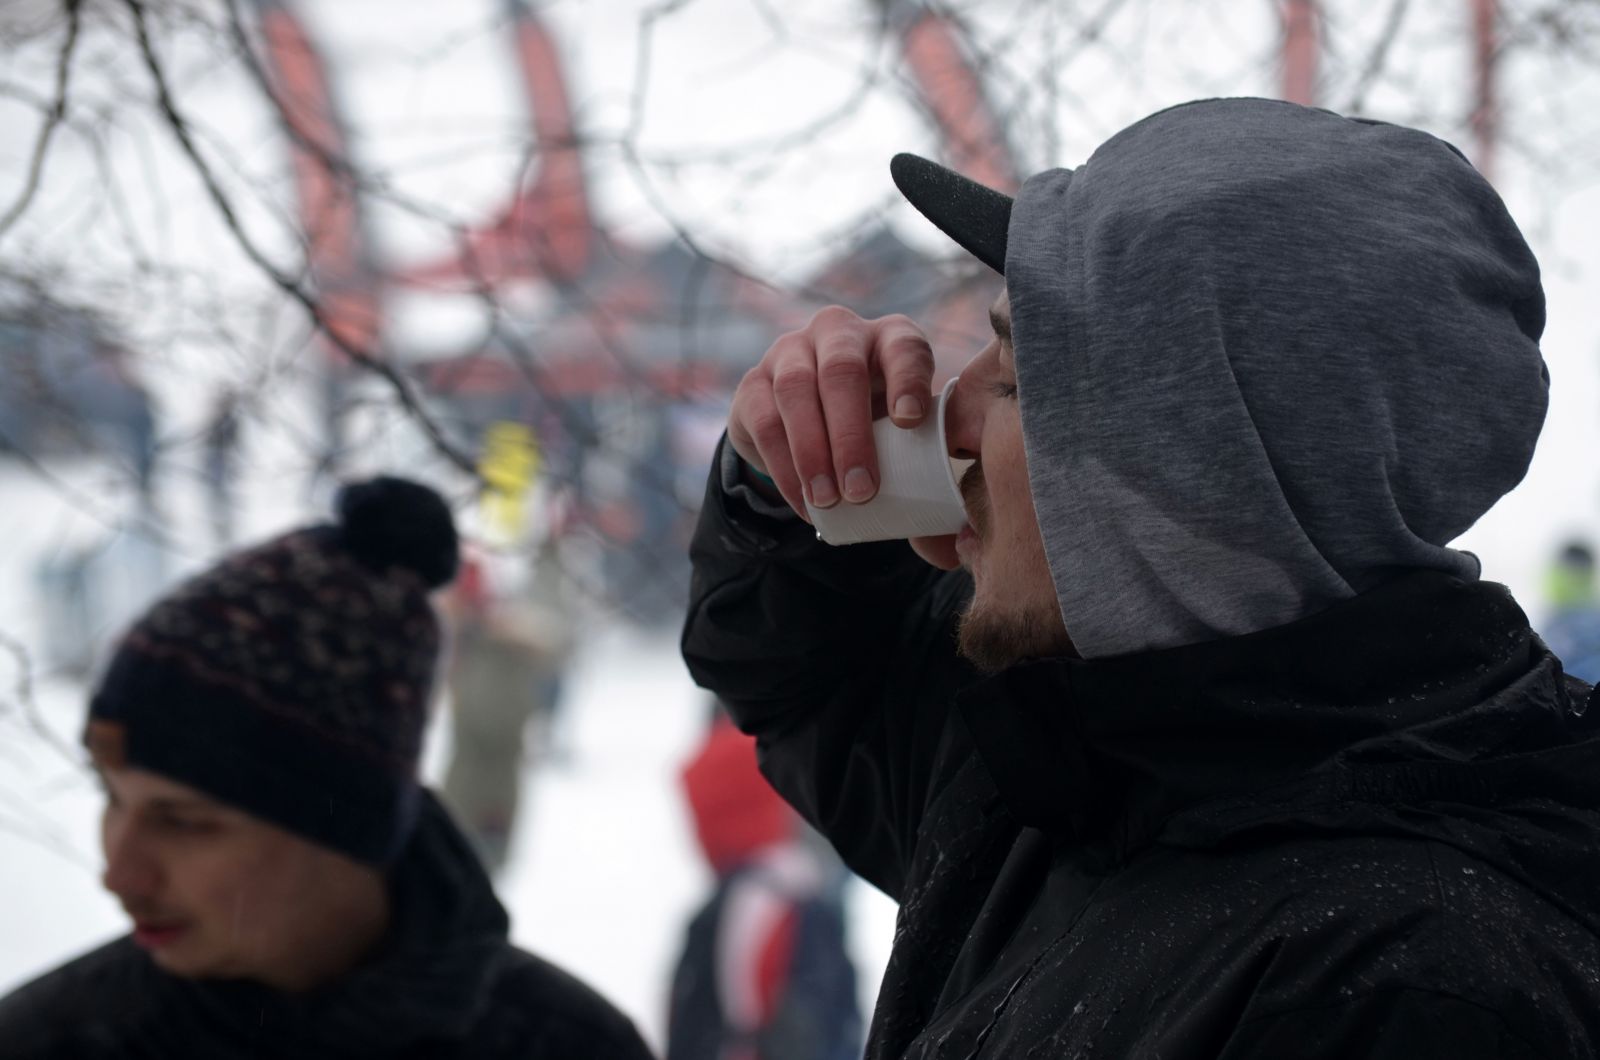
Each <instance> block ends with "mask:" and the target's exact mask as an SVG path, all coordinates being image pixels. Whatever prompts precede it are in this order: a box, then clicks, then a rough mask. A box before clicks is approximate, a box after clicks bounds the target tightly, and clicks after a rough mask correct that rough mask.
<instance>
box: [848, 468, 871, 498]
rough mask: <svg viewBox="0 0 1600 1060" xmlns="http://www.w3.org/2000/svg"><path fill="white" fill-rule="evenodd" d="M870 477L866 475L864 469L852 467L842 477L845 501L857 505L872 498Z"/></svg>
mask: <svg viewBox="0 0 1600 1060" xmlns="http://www.w3.org/2000/svg"><path fill="white" fill-rule="evenodd" d="M873 488H874V487H873V485H872V476H871V475H869V474H867V469H866V468H864V467H853V468H851V469H850V470H849V471H846V472H845V475H844V496H845V500H848V501H853V502H855V503H857V504H859V503H861V502H862V501H864V500H866V499H867V498H868V497H871V496H872V491H873Z"/></svg>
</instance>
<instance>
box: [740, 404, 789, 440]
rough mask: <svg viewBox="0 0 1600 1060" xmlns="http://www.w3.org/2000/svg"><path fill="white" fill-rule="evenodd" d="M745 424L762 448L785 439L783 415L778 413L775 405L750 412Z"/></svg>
mask: <svg viewBox="0 0 1600 1060" xmlns="http://www.w3.org/2000/svg"><path fill="white" fill-rule="evenodd" d="M745 426H746V427H747V428H749V430H750V436H751V437H752V438H754V439H755V440H756V444H757V445H758V446H761V447H762V448H766V447H767V446H771V445H781V444H783V440H784V437H785V435H784V431H783V417H782V416H780V415H779V414H778V410H777V408H776V407H774V406H769V407H767V408H763V409H758V410H755V411H753V412H751V413H750V415H749V416H748V417H747V418H746V420H745Z"/></svg>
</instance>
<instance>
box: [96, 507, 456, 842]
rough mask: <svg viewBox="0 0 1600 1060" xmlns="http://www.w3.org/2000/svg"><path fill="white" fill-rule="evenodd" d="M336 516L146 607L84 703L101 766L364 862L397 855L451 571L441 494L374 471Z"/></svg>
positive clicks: (412, 802)
mask: <svg viewBox="0 0 1600 1060" xmlns="http://www.w3.org/2000/svg"><path fill="white" fill-rule="evenodd" d="M335 508H336V510H337V512H338V516H339V521H338V522H337V523H335V524H322V525H316V526H310V527H306V528H303V529H300V530H295V531H292V532H290V533H287V534H284V535H282V536H281V537H277V538H274V539H272V540H270V541H267V542H266V543H264V544H261V545H258V546H256V547H254V548H250V549H246V550H243V551H241V552H237V553H234V554H232V555H230V556H228V557H227V558H225V559H224V560H222V561H221V562H220V563H218V564H217V565H216V566H214V567H212V568H211V569H209V570H207V571H205V572H203V573H202V574H200V575H198V576H197V577H195V578H193V579H191V580H189V581H188V582H186V583H185V584H183V585H182V586H180V587H179V588H177V589H176V590H174V591H173V592H172V593H171V594H169V595H168V596H166V597H164V598H163V599H161V600H159V601H157V602H156V603H155V604H154V605H153V606H152V607H151V608H150V609H149V610H148V611H146V612H145V614H144V615H143V616H142V617H140V618H139V619H138V621H136V622H135V623H134V624H133V626H132V628H131V629H129V630H128V631H127V632H126V633H125V634H124V635H123V637H122V639H121V641H120V642H119V643H118V645H117V649H116V652H115V653H114V655H113V656H112V659H111V663H110V665H109V666H108V667H107V669H106V672H105V675H104V677H103V678H102V679H101V681H100V684H99V687H98V688H97V690H96V691H95V694H94V696H93V698H92V700H91V702H90V707H89V722H88V727H87V730H86V732H85V737H84V739H85V743H86V744H87V745H88V747H89V749H90V751H91V752H92V753H93V754H94V756H95V758H96V760H97V762H99V763H101V764H103V765H128V766H134V767H137V768H140V769H147V770H150V771H151V772H155V773H160V774H162V775H163V776H166V777H170V778H172V779H173V780H177V781H179V782H180V783H184V784H188V785H190V786H192V787H195V788H197V789H199V790H201V791H204V792H206V793H207V794H208V795H211V796H212V797H214V798H216V799H218V800H220V801H222V802H225V803H228V804H229V805H232V806H236V807H238V808H239V809H241V810H244V811H245V812H247V813H250V814H252V815H254V816H257V817H260V818H262V819H264V820H268V821H271V822H273V823H274V824H277V825H279V826H280V827H282V828H285V829H287V830H289V831H291V832H294V833H296V834H297V835H300V836H301V837H303V838H305V839H308V840H310V841H312V842H315V843H319V844H321V845H323V846H326V847H329V848H332V849H334V850H338V851H340V852H342V853H344V854H347V855H349V856H350V857H352V858H354V859H356V860H358V861H362V862H366V863H368V864H373V865H379V866H382V865H385V864H387V863H388V862H390V861H391V860H392V859H393V858H394V857H395V856H396V855H397V854H398V853H399V851H400V849H401V848H402V847H403V846H404V845H405V842H406V839H407V838H408V837H409V835H410V832H411V828H412V826H413V825H414V823H415V821H416V817H417V810H418V805H419V800H420V795H421V789H420V785H419V783H418V780H417V762H418V759H419V757H420V755H421V750H422V734H423V729H424V728H425V726H426V724H427V717H428V704H429V700H430V698H431V696H432V692H433V686H434V677H435V669H436V665H437V661H438V655H439V647H440V633H439V622H438V618H437V616H436V615H435V614H434V611H433V607H432V605H431V604H430V603H429V601H428V592H429V591H430V590H433V589H437V588H440V587H442V586H444V585H445V584H447V583H449V581H450V580H451V579H452V578H453V577H454V576H455V572H456V564H457V562H458V558H459V555H460V543H459V540H458V538H457V535H456V529H455V523H454V521H453V520H452V518H451V515H450V509H449V507H448V506H447V505H446V504H445V502H444V500H443V499H442V498H441V497H440V496H439V495H438V494H437V493H435V492H434V491H433V490H431V489H429V488H428V487H426V486H423V485H420V484H418V483H415V482H410V481H407V480H405V479H399V478H390V477H381V478H375V479H371V480H368V481H365V482H359V483H354V484H351V485H349V486H346V487H345V488H344V489H342V490H341V491H340V493H339V496H338V498H337V500H336V502H335Z"/></svg>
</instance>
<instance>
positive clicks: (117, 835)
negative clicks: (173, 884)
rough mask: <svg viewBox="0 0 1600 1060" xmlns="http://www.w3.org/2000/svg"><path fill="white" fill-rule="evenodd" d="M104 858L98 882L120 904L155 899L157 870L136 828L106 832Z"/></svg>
mask: <svg viewBox="0 0 1600 1060" xmlns="http://www.w3.org/2000/svg"><path fill="white" fill-rule="evenodd" d="M105 854H106V870H105V872H104V873H103V874H102V875H101V877H100V882H101V884H102V885H103V886H104V887H105V889H106V890H108V891H110V892H111V893H112V894H114V895H116V896H117V897H118V898H121V899H123V900H124V901H137V900H139V899H145V898H151V897H154V896H155V892H156V889H157V888H158V887H159V886H160V883H161V868H160V865H159V863H158V862H157V860H156V859H155V857H154V856H153V854H152V852H151V851H150V850H149V848H148V844H147V843H146V842H145V839H144V837H143V835H142V834H141V833H140V832H139V830H138V829H137V828H132V827H128V826H126V825H121V826H118V827H115V828H107V829H106V833H105Z"/></svg>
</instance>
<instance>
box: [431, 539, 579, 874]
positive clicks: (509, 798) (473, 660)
mask: <svg viewBox="0 0 1600 1060" xmlns="http://www.w3.org/2000/svg"><path fill="white" fill-rule="evenodd" d="M494 558H497V557H490V556H486V555H484V554H482V553H481V552H476V551H473V550H470V549H469V550H468V551H467V552H466V553H464V562H463V564H462V570H461V574H460V576H459V577H458V578H457V580H456V583H455V585H454V586H453V587H452V589H451V591H450V592H449V593H448V594H447V595H446V597H445V600H444V604H445V610H446V613H447V615H448V617H449V619H450V623H451V633H452V637H451V652H450V654H451V662H450V667H449V687H450V700H451V706H452V712H451V716H450V717H451V728H450V732H451V744H450V764H449V766H448V767H447V768H446V770H445V777H444V784H443V787H442V789H441V792H440V793H441V794H442V795H443V797H444V801H445V805H446V806H448V807H449V808H450V811H451V813H453V814H454V815H455V818H456V819H457V820H458V821H460V822H461V823H462V825H463V827H465V829H466V831H467V835H468V836H469V837H470V838H471V839H472V842H473V846H474V847H475V848H476V849H477V850H478V853H479V856H480V857H482V859H483V862H484V864H485V865H486V866H487V867H488V868H489V870H490V871H491V872H499V871H500V869H501V868H503V867H504V865H505V861H506V853H507V850H508V847H509V845H510V841H511V835H512V832H513V829H514V828H515V825H516V821H517V812H518V807H519V805H520V803H521V801H522V795H523V783H522V780H523V771H524V769H525V768H527V767H528V766H529V764H530V759H532V758H535V757H539V758H545V759H559V758H561V757H563V752H562V749H561V748H560V747H559V745H558V744H557V743H556V710H557V707H558V705H559V703H560V701H561V694H562V686H563V683H564V677H565V674H566V670H567V666H568V663H569V660H570V658H571V655H572V649H573V643H574V637H573V626H574V621H575V619H574V615H573V613H572V611H571V609H570V607H569V604H570V603H571V601H570V600H569V599H568V593H567V592H566V589H565V585H566V574H565V572H564V571H563V570H562V569H561V567H560V557H559V556H558V554H557V552H556V548H555V542H554V540H553V539H551V538H546V540H545V542H544V543H543V544H542V545H540V546H539V548H538V549H537V550H536V551H535V554H534V556H533V559H532V570H531V571H528V572H521V571H509V570H507V569H506V566H505V565H504V564H498V565H497V564H495V563H493V562H491V560H492V559H494ZM507 558H511V557H507ZM530 729H532V730H536V731H531V732H530ZM530 751H532V752H533V753H532V754H530Z"/></svg>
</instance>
